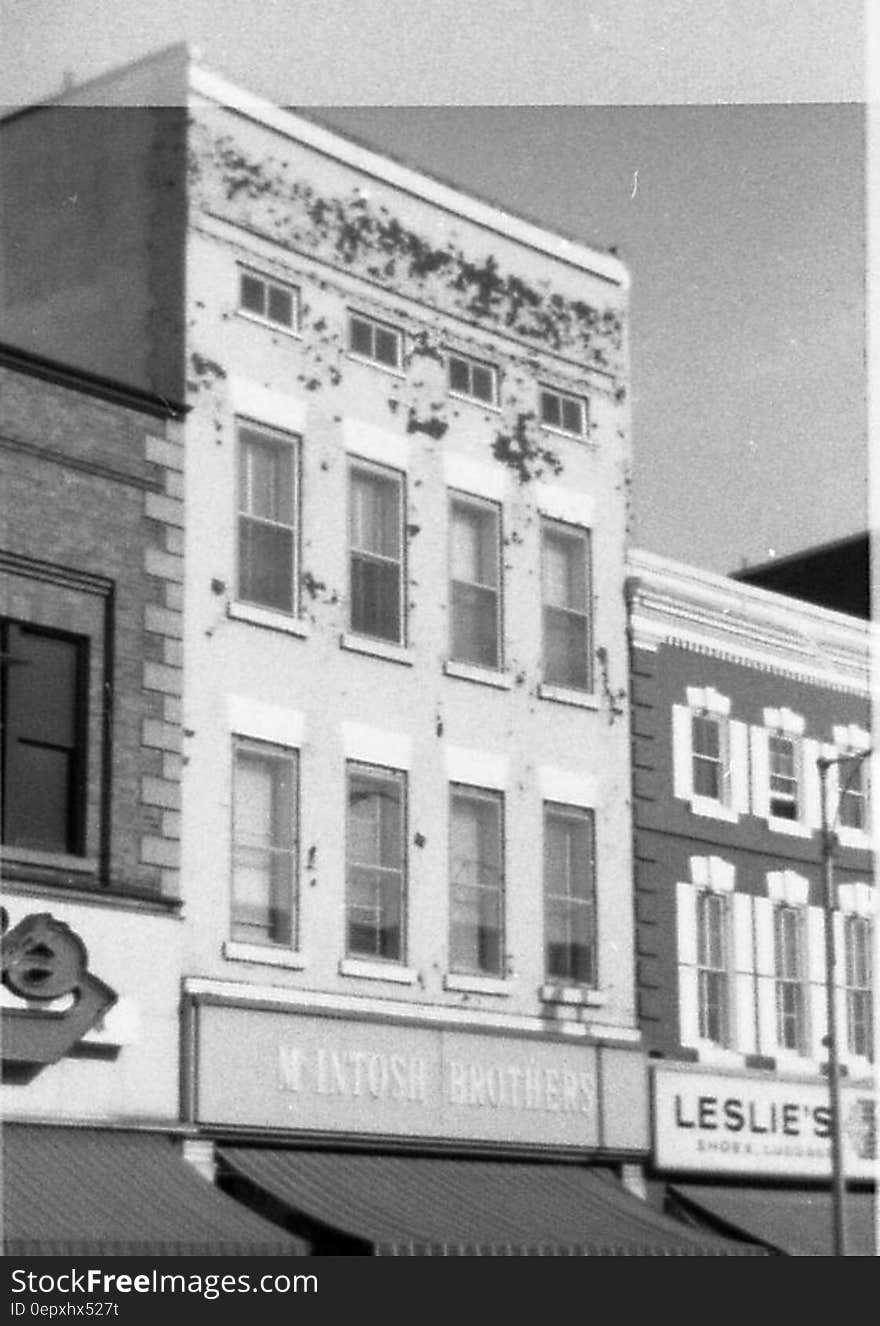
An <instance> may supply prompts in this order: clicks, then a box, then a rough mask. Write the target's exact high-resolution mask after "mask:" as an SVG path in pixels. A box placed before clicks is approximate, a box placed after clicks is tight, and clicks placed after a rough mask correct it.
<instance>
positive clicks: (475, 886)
mask: <svg viewBox="0 0 880 1326" xmlns="http://www.w3.org/2000/svg"><path fill="white" fill-rule="evenodd" d="M503 896H504V895H503V880H502V871H501V803H500V798H498V799H496V798H491V797H482V796H479V797H478V796H468V795H467V794H462V793H454V794H453V796H452V802H451V817H450V936H449V960H450V966H451V968H452V970H453V971H460V972H476V973H483V974H488V975H500V974H501V971H502V949H503V941H502V933H503V931H502V914H503V913H502V908H503Z"/></svg>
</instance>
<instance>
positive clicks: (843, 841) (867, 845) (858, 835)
mask: <svg viewBox="0 0 880 1326" xmlns="http://www.w3.org/2000/svg"><path fill="white" fill-rule="evenodd" d="M837 840H838V842H839V843H840V845H841V847H849V848H851V849H852V850H853V851H854V852H870V851H873V848H874V839H873V838H872V837H871V835H870V833H866V832H865V830H864V829H848V828H846V827H845V826H840V827H839V828H838V830H837Z"/></svg>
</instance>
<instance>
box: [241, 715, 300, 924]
mask: <svg viewBox="0 0 880 1326" xmlns="http://www.w3.org/2000/svg"><path fill="white" fill-rule="evenodd" d="M233 749H234V764H233V773H232V925H231V935H232V938H233V939H235V940H239V941H241V942H243V943H248V944H284V945H288V946H290V945H292V944H293V943H294V940H295V933H296V907H297V897H296V882H297V822H296V807H297V756H296V752H295V751H290V750H284V749H282V748H281V747H277V746H270V745H267V744H265V743H263V742H256V741H248V740H245V739H244V738H241V737H236V738H235V742H234V748H233Z"/></svg>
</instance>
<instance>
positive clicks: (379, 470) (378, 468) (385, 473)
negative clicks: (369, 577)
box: [346, 456, 407, 646]
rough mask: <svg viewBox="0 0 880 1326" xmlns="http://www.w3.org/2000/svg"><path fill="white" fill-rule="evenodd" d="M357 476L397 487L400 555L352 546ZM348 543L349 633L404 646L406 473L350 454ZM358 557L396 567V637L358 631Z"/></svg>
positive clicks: (405, 628) (405, 630) (405, 622)
mask: <svg viewBox="0 0 880 1326" xmlns="http://www.w3.org/2000/svg"><path fill="white" fill-rule="evenodd" d="M356 476H363V477H366V478H368V479H369V478H375V479H377V480H381V481H384V482H386V483H393V484H396V486H397V524H398V534H397V538H398V549H399V555H398V556H397V557H396V558H395V557H391V556H389V555H387V554H384V553H377V552H373V551H372V550H370V549H368V548H355V546H354V543H353V530H352V509H353V502H354V483H353V480H354V478H355V477H356ZM347 501H348V507H347V514H346V521H347V544H348V552H347V558H348V565H347V576H348V614H347V615H348V631H349V633H350V634H351V636H353V637H356V638H357V639H363V640H375V641H380V642H382V643H383V644H388V645H401V646H403V645H405V644H406V633H407V614H406V551H407V549H406V475H405V474H403V473H402V472H401V471H400V470H395V469H392V468H390V466H387V465H378V464H376V463H375V462H373V461H369V460H362V459H361V458H360V457H356V456H351V457H349V461H348V494H347ZM357 559H360V560H362V561H364V562H374V563H377V564H382V565H386V566H392V565H393V566H396V567H397V618H398V632H397V636H396V637H394V636H391V635H373V634H370V633H369V632H367V631H361V630H359V629H358V628H357V627H356V626H355V624H354V605H355V599H354V575H353V570H354V563H355V560H357Z"/></svg>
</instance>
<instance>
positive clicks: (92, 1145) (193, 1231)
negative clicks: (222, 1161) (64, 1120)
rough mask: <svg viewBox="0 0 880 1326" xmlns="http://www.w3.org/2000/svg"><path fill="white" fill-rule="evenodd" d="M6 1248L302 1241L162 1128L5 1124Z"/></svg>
mask: <svg viewBox="0 0 880 1326" xmlns="http://www.w3.org/2000/svg"><path fill="white" fill-rule="evenodd" d="M2 1162H3V1163H2V1211H3V1253H4V1255H5V1256H7V1257H61V1256H65V1257H80V1256H101V1257H111V1256H120V1257H122V1256H126V1257H143V1256H148V1257H178V1256H193V1257H195V1256H198V1257H236V1256H248V1257H252V1256H260V1257H281V1256H296V1255H301V1254H302V1253H303V1251H304V1247H303V1245H302V1244H301V1243H299V1242H298V1241H297V1240H296V1239H294V1238H293V1237H292V1236H291V1235H289V1234H288V1233H287V1232H286V1231H284V1230H282V1229H279V1228H278V1226H276V1225H273V1224H271V1223H270V1222H269V1221H267V1220H263V1219H262V1218H261V1217H260V1216H258V1215H255V1214H253V1213H252V1212H251V1211H249V1210H247V1208H246V1207H242V1206H240V1205H239V1204H238V1203H237V1202H234V1201H233V1200H232V1199H231V1198H229V1197H227V1196H226V1195H225V1194H224V1193H222V1192H220V1191H219V1189H217V1188H215V1187H214V1185H213V1184H212V1183H210V1182H209V1181H208V1180H207V1179H205V1178H203V1177H202V1175H201V1174H199V1173H198V1172H197V1171H196V1170H195V1169H194V1168H193V1166H192V1165H190V1164H189V1163H188V1162H187V1161H185V1160H184V1159H183V1157H182V1155H181V1151H180V1143H179V1140H178V1141H177V1142H175V1141H174V1140H172V1139H171V1138H170V1137H168V1136H166V1135H165V1134H162V1133H148V1132H135V1131H127V1130H116V1129H112V1128H76V1127H70V1128H63V1127H57V1126H55V1125H42V1124H15V1123H6V1124H4V1125H3V1128H2Z"/></svg>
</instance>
